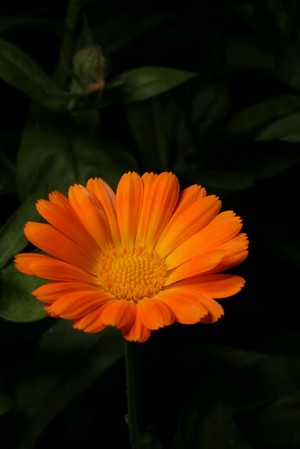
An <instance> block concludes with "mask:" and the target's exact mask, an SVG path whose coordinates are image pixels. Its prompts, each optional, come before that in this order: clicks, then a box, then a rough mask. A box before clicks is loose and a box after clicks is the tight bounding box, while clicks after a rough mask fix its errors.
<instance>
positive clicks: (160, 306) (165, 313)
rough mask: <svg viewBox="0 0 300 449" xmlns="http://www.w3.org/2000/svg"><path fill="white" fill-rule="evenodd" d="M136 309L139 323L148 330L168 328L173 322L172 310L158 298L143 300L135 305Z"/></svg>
mask: <svg viewBox="0 0 300 449" xmlns="http://www.w3.org/2000/svg"><path fill="white" fill-rule="evenodd" d="M137 307H138V309H139V315H140V317H141V321H142V322H143V323H144V325H145V326H146V327H147V328H148V329H150V330H155V329H159V328H160V327H164V326H169V325H170V324H172V323H173V322H174V319H175V317H174V314H173V312H172V310H171V309H170V308H169V307H168V306H167V305H166V304H165V303H164V302H162V301H160V300H159V299H158V298H145V299H143V300H141V301H140V302H139V303H138V304H137Z"/></svg>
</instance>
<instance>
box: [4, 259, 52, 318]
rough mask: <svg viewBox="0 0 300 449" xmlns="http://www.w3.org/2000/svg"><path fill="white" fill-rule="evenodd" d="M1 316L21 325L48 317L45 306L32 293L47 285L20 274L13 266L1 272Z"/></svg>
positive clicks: (39, 280) (37, 279) (34, 278)
mask: <svg viewBox="0 0 300 449" xmlns="http://www.w3.org/2000/svg"><path fill="white" fill-rule="evenodd" d="M1 281H2V286H1V290H2V291H1V299H0V316H1V318H4V319H5V320H8V321H15V322H19V323H25V322H31V321H37V320H40V319H42V318H44V317H45V316H46V312H45V311H44V310H43V304H42V303H40V302H39V301H38V300H37V299H36V298H35V297H33V296H32V294H31V292H32V291H33V290H34V289H36V288H37V287H39V286H40V285H42V284H43V283H45V281H44V279H40V278H37V277H35V276H28V275H25V274H23V273H20V272H19V271H17V270H16V268H15V267H14V266H13V265H9V266H8V267H7V268H5V269H4V270H2V272H1Z"/></svg>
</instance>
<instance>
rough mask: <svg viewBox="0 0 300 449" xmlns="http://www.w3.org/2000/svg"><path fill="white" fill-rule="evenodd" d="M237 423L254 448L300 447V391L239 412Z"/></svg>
mask: <svg viewBox="0 0 300 449" xmlns="http://www.w3.org/2000/svg"><path fill="white" fill-rule="evenodd" d="M235 420H236V421H237V423H238V425H239V427H240V428H241V429H242V431H243V432H244V434H245V435H246V436H247V438H248V439H249V441H250V442H251V443H252V444H253V446H254V447H259V449H298V448H299V447H300V427H299V422H300V392H299V391H296V392H295V393H293V394H288V395H283V396H279V397H278V398H276V399H270V400H267V401H264V402H262V403H260V404H256V405H254V406H253V407H249V408H247V409H244V410H239V411H238V412H236V413H235Z"/></svg>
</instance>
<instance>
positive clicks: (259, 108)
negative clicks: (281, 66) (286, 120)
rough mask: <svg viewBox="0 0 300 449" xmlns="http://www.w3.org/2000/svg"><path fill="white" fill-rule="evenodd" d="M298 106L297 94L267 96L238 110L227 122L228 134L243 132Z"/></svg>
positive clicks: (299, 102)
mask: <svg viewBox="0 0 300 449" xmlns="http://www.w3.org/2000/svg"><path fill="white" fill-rule="evenodd" d="M299 108H300V96H299V95H280V96H278V97H273V98H268V99H267V100H265V101H261V102H259V103H255V104H252V105H250V106H248V107H246V108H244V109H242V110H241V111H239V112H238V113H237V114H236V115H235V116H234V117H233V118H232V119H231V120H230V121H229V122H228V124H227V126H226V129H227V131H228V133H229V134H245V133H248V132H251V131H255V130H257V128H259V127H261V126H263V125H265V124H266V123H268V122H271V121H272V120H274V119H276V118H277V117H281V116H284V115H286V114H290V113H291V112H294V111H296V110H297V109H299Z"/></svg>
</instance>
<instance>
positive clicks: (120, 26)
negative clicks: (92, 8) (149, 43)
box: [92, 12, 169, 54]
mask: <svg viewBox="0 0 300 449" xmlns="http://www.w3.org/2000/svg"><path fill="white" fill-rule="evenodd" d="M168 18H169V15H168V14H167V13H160V12H155V13H151V12H150V13H149V12H148V13H147V14H143V15H141V14H139V13H137V12H130V13H123V14H122V15H119V16H117V15H114V16H113V17H112V18H108V19H107V20H105V22H101V23H100V24H98V23H97V24H96V25H94V26H93V27H92V31H93V36H94V37H95V40H96V41H97V42H99V43H101V45H103V48H104V49H105V51H106V52H107V53H109V54H111V53H114V52H116V51H117V50H119V49H120V48H123V47H125V46H126V45H128V44H129V43H130V42H132V41H133V40H134V39H136V38H138V37H140V36H141V35H143V34H144V33H146V32H147V31H148V30H150V29H153V28H155V27H157V26H158V25H160V24H161V23H163V22H165V21H166V20H167V19H168Z"/></svg>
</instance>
